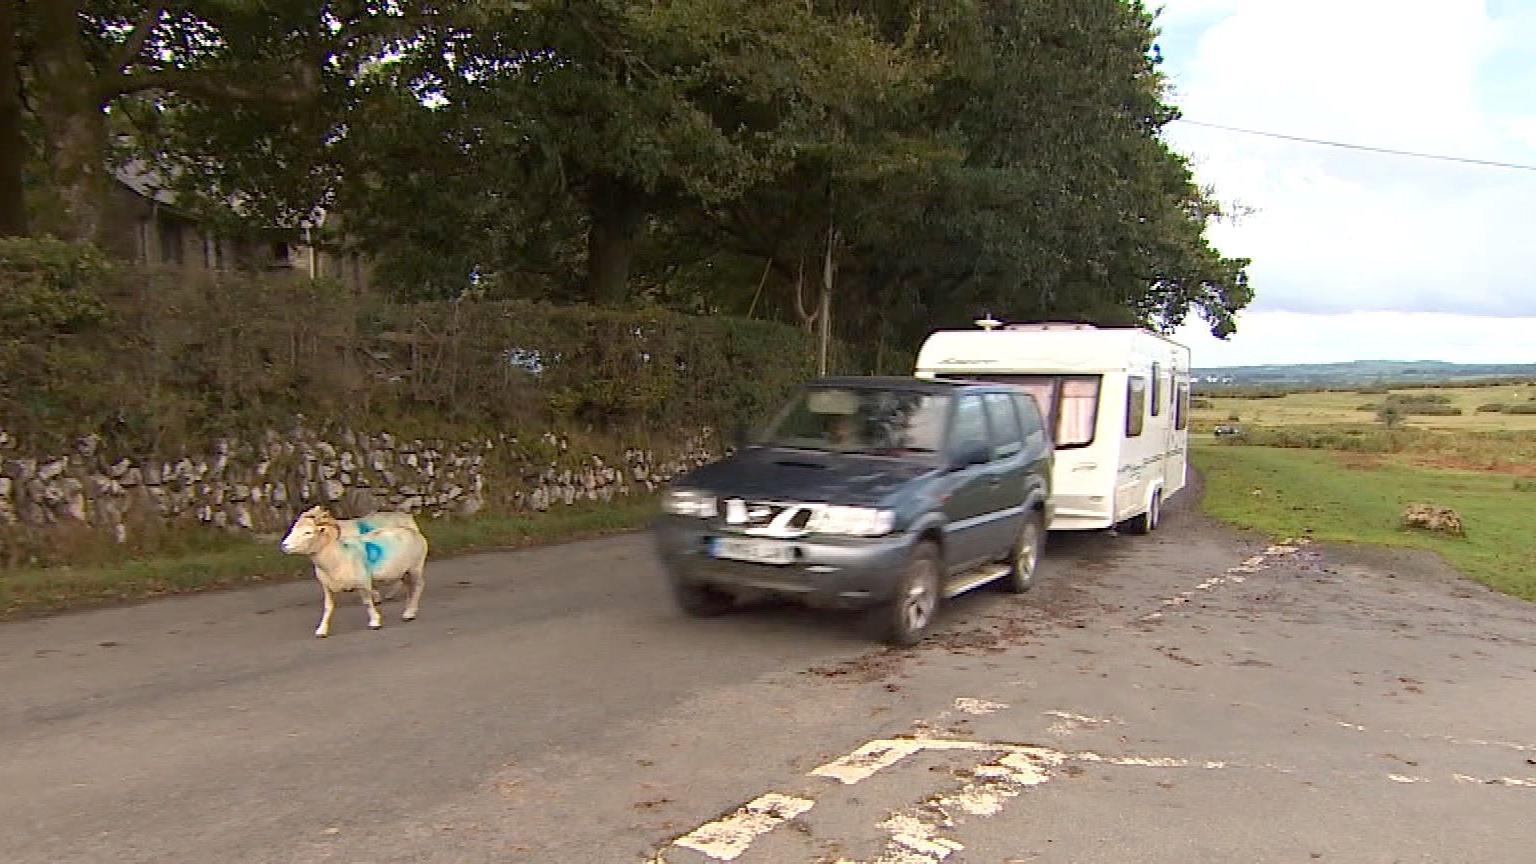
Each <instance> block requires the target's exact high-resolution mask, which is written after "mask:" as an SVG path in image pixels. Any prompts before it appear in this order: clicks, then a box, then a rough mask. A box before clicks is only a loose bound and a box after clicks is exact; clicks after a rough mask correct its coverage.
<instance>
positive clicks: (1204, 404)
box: [1189, 399, 1216, 410]
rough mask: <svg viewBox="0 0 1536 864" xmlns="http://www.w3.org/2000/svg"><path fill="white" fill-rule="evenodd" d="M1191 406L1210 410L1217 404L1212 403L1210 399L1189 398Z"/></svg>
mask: <svg viewBox="0 0 1536 864" xmlns="http://www.w3.org/2000/svg"><path fill="white" fill-rule="evenodd" d="M1189 407H1190V408H1193V409H1196V410H1209V409H1211V408H1215V407H1216V406H1215V405H1213V404H1211V400H1209V399H1191V400H1189Z"/></svg>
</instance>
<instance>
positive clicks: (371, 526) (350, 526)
mask: <svg viewBox="0 0 1536 864" xmlns="http://www.w3.org/2000/svg"><path fill="white" fill-rule="evenodd" d="M321 513H324V514H326V515H330V511H329V510H326V509H325V508H324V507H311V508H309V509H308V510H305V511H304V512H303V513H301V514H299V515H300V516H301V517H303V516H313V515H319V514H321ZM336 524H337V525H340V526H341V539H343V540H356V539H358V538H360V537H361V536H362V535H364V534H369V533H372V532H373V531H376V530H378V529H380V528H387V527H390V526H398V527H402V528H409V529H411V530H412V531H415V532H417V533H420V532H421V528H420V527H419V526H418V525H417V524H416V517H414V516H412V515H411V514H409V513H402V512H399V511H395V510H379V511H375V512H373V513H369V514H368V515H367V516H362V517H359V518H357V519H337V520H336ZM315 578H317V579H318V578H319V572H318V568H317V571H316V574H315ZM400 587H401V583H399V582H396V583H395V584H393V585H391V586H390V587H389V593H388V594H385V595H384V596H383V598H382V599H383V600H393V599H395V598H396V597H398V596H399V594H400ZM373 602H375V603H379V602H381V598H380V597H379V593H378V592H377V591H375V592H374V593H373Z"/></svg>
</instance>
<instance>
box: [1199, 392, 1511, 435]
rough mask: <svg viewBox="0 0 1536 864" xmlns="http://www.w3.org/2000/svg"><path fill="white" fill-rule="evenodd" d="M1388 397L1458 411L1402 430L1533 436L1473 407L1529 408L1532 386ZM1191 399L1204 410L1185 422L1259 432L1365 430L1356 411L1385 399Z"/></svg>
mask: <svg viewBox="0 0 1536 864" xmlns="http://www.w3.org/2000/svg"><path fill="white" fill-rule="evenodd" d="M1196 389H1197V390H1198V387H1197V388H1196ZM1391 392H1392V393H1395V394H1399V395H1403V396H1414V395H1418V396H1425V395H1431V394H1433V395H1441V396H1445V397H1446V398H1447V399H1449V400H1450V401H1449V404H1450V405H1451V406H1453V407H1455V408H1459V409H1461V414H1460V415H1458V416H1449V417H1426V416H1413V415H1410V416H1408V417H1405V418H1404V420H1403V425H1404V426H1405V427H1409V428H1417V429H1442V430H1453V431H1465V430H1481V431H1494V430H1505V431H1524V432H1536V414H1498V413H1489V412H1479V411H1478V410H1477V409H1478V407H1479V406H1483V405H1490V404H1522V403H1531V402H1532V399H1533V397H1536V386H1530V385H1521V384H1508V385H1500V386H1497V387H1428V388H1423V389H1405V390H1393V391H1391ZM1195 397H1196V398H1198V399H1202V400H1205V401H1206V402H1208V403H1209V405H1210V407H1208V408H1197V409H1195V410H1193V411H1191V412H1190V418H1191V421H1192V422H1193V423H1194V424H1196V425H1198V426H1200V427H1201V428H1205V429H1209V428H1210V427H1211V426H1212V425H1214V424H1217V423H1226V422H1228V421H1227V418H1228V417H1230V416H1233V415H1236V416H1237V417H1240V418H1241V420H1240V421H1239V422H1240V423H1243V424H1254V425H1260V426H1316V425H1324V424H1329V425H1333V424H1362V423H1363V424H1369V423H1371V422H1372V420H1373V419H1374V414H1373V412H1370V411H1362V410H1360V406H1362V405H1365V404H1367V403H1373V402H1376V403H1379V402H1381V401H1382V400H1383V399H1385V398H1386V396H1385V395H1384V394H1381V393H1363V392H1359V391H1355V390H1344V391H1335V392H1317V393H1291V394H1288V395H1286V396H1282V397H1279V398H1275V399H1238V398H1230V397H1225V396H1220V395H1214V394H1208V393H1199V392H1196V393H1195Z"/></svg>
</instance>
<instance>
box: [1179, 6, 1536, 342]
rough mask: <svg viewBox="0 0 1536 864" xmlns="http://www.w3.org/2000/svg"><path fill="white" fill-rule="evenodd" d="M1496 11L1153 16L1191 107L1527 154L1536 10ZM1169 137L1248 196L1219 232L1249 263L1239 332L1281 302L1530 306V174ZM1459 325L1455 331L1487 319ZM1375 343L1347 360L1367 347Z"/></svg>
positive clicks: (1204, 135)
mask: <svg viewBox="0 0 1536 864" xmlns="http://www.w3.org/2000/svg"><path fill="white" fill-rule="evenodd" d="M1505 6H1507V7H1508V8H1505ZM1505 6H1499V5H1497V4H1495V5H1493V6H1485V5H1484V4H1483V3H1480V2H1474V0H1349V2H1346V3H1336V2H1330V0H1287V2H1276V0H1171V2H1169V3H1168V4H1167V10H1166V13H1165V15H1164V16H1163V17H1162V18H1161V19H1160V22H1161V24H1162V27H1163V30H1164V34H1165V35H1164V38H1163V40H1162V41H1163V49H1164V55H1165V56H1166V57H1167V60H1168V64H1167V68H1168V71H1169V74H1170V79H1171V82H1172V84H1173V86H1174V89H1175V93H1174V101H1175V102H1176V104H1178V105H1179V106H1180V107H1181V108H1182V109H1183V110H1184V113H1185V116H1186V117H1188V118H1189V119H1191V120H1200V121H1205V122H1210V123H1218V124H1223V125H1229V126H1238V127H1244V128H1248V129H1259V130H1266V131H1274V132H1280V133H1285V134H1292V135H1299V136H1304V137H1309V138H1321V139H1330V140H1336V141H1344V142H1350V143H1358V144H1366V145H1373V146H1381V147H1389V148H1394V149H1401V150H1411V151H1418V152H1428V153H1443V154H1449V155H1458V156H1467V157H1473V158H1486V159H1493V160H1499V161H1508V162H1517V163H1525V164H1532V165H1536V113H1533V109H1532V107H1531V103H1530V101H1529V93H1530V92H1531V90H1530V89H1529V88H1528V87H1524V86H1511V82H1518V83H1519V84H1525V83H1526V82H1533V83H1536V59H1533V58H1536V54H1533V53H1532V52H1531V51H1530V48H1529V46H1530V45H1531V44H1533V39H1536V8H1533V7H1531V6H1529V5H1525V6H1522V8H1521V10H1520V11H1519V12H1518V13H1516V12H1515V11H1514V9H1513V4H1505ZM1168 137H1169V139H1170V141H1172V142H1173V144H1174V146H1175V147H1177V148H1178V149H1180V150H1182V151H1184V152H1186V153H1189V154H1190V155H1191V157H1192V159H1193V162H1194V165H1195V170H1196V174H1197V176H1198V178H1199V179H1200V180H1201V181H1202V182H1209V183H1212V184H1214V185H1215V187H1216V189H1217V194H1218V196H1219V197H1220V198H1222V199H1223V200H1229V201H1231V200H1235V201H1238V202H1241V203H1242V204H1244V205H1247V206H1250V207H1254V208H1257V212H1256V213H1254V214H1253V215H1251V216H1249V217H1247V218H1246V219H1243V220H1241V221H1239V222H1238V223H1236V224H1234V225H1218V226H1213V228H1212V230H1211V237H1212V239H1213V241H1214V242H1215V243H1216V245H1217V246H1218V248H1220V249H1221V250H1222V251H1223V252H1224V253H1226V254H1229V255H1238V256H1244V257H1249V258H1252V259H1254V263H1253V266H1252V268H1251V269H1250V274H1251V276H1252V278H1253V285H1254V288H1255V291H1256V295H1257V299H1256V302H1255V304H1254V314H1253V315H1249V316H1245V317H1244V318H1243V323H1242V324H1241V325H1240V326H1241V327H1250V326H1256V324H1255V322H1257V321H1260V320H1277V321H1278V320H1282V319H1266V318H1260V317H1257V313H1258V312H1260V311H1276V310H1286V311H1293V312H1312V313H1337V314H1345V313H1350V312H1354V311H1360V310H1374V311H1394V310H1395V311H1421V312H1438V313H1447V314H1452V315H1456V314H1459V315H1469V316H1515V315H1525V316H1536V204H1533V202H1536V172H1522V171H1514V170H1506V169H1494V168H1486V167H1477V166H1470V165H1458V164H1454V163H1449V162H1432V161H1426V160H1419V159H1410V158H1405V157H1396V156H1388V155H1381V154H1370V153H1360V152H1355V151H1348V150H1342V149H1336V148H1331V147H1321V146H1315V145H1309V144H1303V143H1296V142H1287V141H1278V140H1273V139H1269V138H1260V137H1252V136H1247V135H1239V134H1235V133H1229V132H1222V131H1216V130H1210V129H1203V128H1200V127H1196V126H1192V125H1188V124H1182V123H1175V124H1173V125H1171V126H1170V127H1169V129H1168ZM1306 320H1308V321H1310V320H1312V319H1306ZM1457 320H1461V321H1462V324H1458V327H1459V328H1460V330H1458V331H1457V332H1462V331H1466V332H1473V331H1476V330H1477V328H1479V327H1482V326H1484V325H1486V326H1488V327H1492V326H1493V324H1492V322H1490V321H1488V320H1486V319H1485V320H1484V321H1483V322H1481V323H1479V321H1478V319H1476V318H1467V319H1457ZM1340 332H1344V331H1340ZM1439 332H1440V331H1437V330H1435V329H1434V328H1429V329H1426V330H1424V331H1423V332H1422V334H1421V335H1422V336H1424V337H1425V338H1426V339H1428V340H1429V342H1428V343H1427V344H1426V350H1436V349H1434V346H1435V345H1436V344H1437V340H1440V339H1447V338H1450V337H1449V336H1441V335H1437V334H1438V333H1439ZM1445 332H1447V333H1449V332H1450V331H1445ZM1490 332H1491V331H1490ZM1240 334H1241V330H1240ZM1275 335H1276V336H1279V335H1281V334H1275ZM1246 344H1247V345H1250V346H1254V347H1253V350H1259V348H1258V346H1257V345H1256V343H1254V342H1246ZM1368 344H1369V343H1366V342H1362V343H1359V344H1358V345H1357V346H1356V348H1355V350H1354V353H1353V355H1352V356H1353V357H1355V358H1367V357H1374V356H1375V355H1372V354H1369V353H1360V352H1366V351H1367V347H1368ZM1346 347H1347V346H1346ZM1383 347H1384V348H1385V347H1390V345H1386V346H1383ZM1245 350H1248V349H1247V348H1245ZM1273 350H1275V351H1277V352H1281V351H1284V352H1289V351H1290V349H1289V348H1287V347H1286V346H1285V345H1284V344H1282V343H1281V342H1276V343H1274V345H1273ZM1447 350H1449V349H1447ZM1457 350H1461V349H1460V348H1458V349H1457ZM1334 353H1337V352H1334ZM1346 353H1348V352H1346ZM1334 359H1350V358H1347V357H1345V358H1340V357H1335V358H1334ZM1415 359H1416V358H1415Z"/></svg>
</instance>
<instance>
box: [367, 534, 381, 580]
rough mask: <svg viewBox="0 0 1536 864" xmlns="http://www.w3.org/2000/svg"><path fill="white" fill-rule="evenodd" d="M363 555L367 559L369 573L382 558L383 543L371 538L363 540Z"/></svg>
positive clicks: (376, 566)
mask: <svg viewBox="0 0 1536 864" xmlns="http://www.w3.org/2000/svg"><path fill="white" fill-rule="evenodd" d="M363 556H364V558H366V559H367V561H368V573H369V574H370V575H371V574H372V573H373V571H374V570H375V569H377V568H378V566H379V562H381V561H383V560H384V544H382V543H377V542H375V541H373V540H365V541H363Z"/></svg>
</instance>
